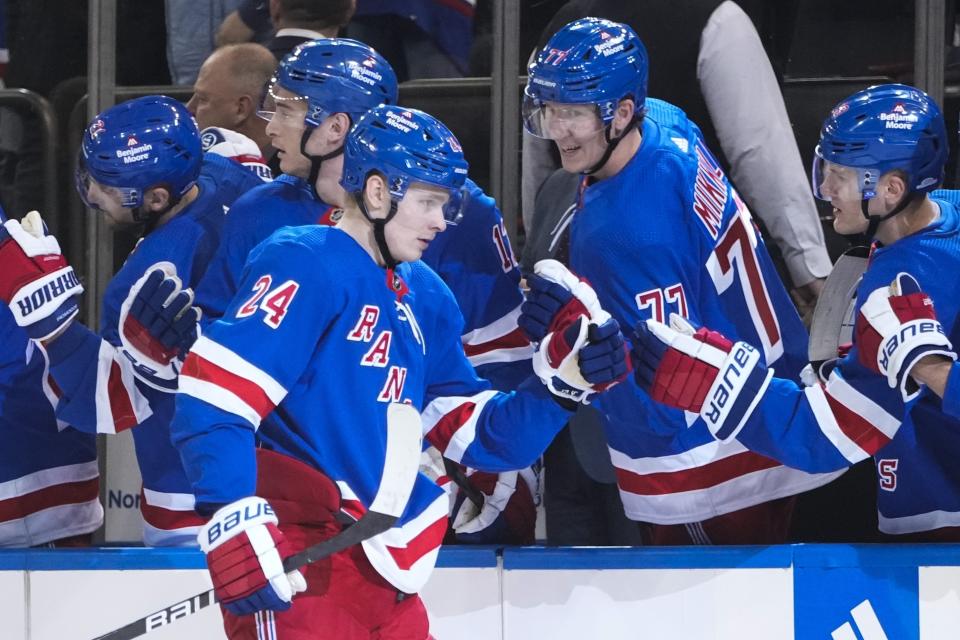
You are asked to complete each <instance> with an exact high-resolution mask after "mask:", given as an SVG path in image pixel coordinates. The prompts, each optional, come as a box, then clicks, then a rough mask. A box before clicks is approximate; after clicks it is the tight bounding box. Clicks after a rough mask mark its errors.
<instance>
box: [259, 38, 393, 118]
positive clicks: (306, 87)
mask: <svg viewBox="0 0 960 640" xmlns="http://www.w3.org/2000/svg"><path fill="white" fill-rule="evenodd" d="M278 86H279V87H282V88H284V89H286V90H287V91H289V92H290V93H292V94H294V95H295V96H296V97H294V98H288V99H292V100H306V103H307V113H306V116H305V117H304V122H305V123H306V124H307V125H309V126H313V127H315V126H318V125H319V124H320V123H321V122H323V121H324V120H325V119H326V118H327V116H329V115H331V114H334V113H346V114H347V115H349V116H350V119H351V121H352V122H356V121H357V120H358V119H359V118H360V116H362V115H363V114H364V113H366V112H367V111H369V110H370V109H372V108H373V107H375V106H377V105H378V104H396V103H397V95H398V89H397V75H396V73H394V71H393V67H391V66H390V63H389V62H387V61H386V60H385V59H384V58H383V56H381V55H380V54H379V53H377V52H376V51H375V50H374V49H373V48H372V47H369V46H367V45H365V44H363V43H362V42H357V41H356V40H350V39H348V38H321V39H319V40H312V41H310V42H305V43H303V44H301V45H300V46H298V47H297V48H295V49H294V50H293V51H292V52H290V53H289V54H288V55H287V56H286V57H285V58H284V59H283V60H282V61H281V62H280V66H279V67H278V68H277V72H276V75H275V76H274V78H273V80H271V82H270V84H269V85H268V88H267V91H266V93H265V95H264V100H263V101H262V104H261V107H260V110H259V111H258V115H260V117H262V118H265V119H268V120H269V119H270V118H271V117H272V116H273V113H274V112H275V110H276V109H275V105H276V103H277V102H278V101H281V100H283V98H281V97H279V96H278V95H277V94H276V91H275V87H278Z"/></svg>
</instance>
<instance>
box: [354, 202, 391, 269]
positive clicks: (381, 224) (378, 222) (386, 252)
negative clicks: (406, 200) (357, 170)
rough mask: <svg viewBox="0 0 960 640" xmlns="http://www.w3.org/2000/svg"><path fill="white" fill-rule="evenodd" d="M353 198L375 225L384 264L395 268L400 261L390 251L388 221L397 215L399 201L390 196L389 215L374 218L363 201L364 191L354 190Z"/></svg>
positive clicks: (389, 267)
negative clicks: (387, 230)
mask: <svg viewBox="0 0 960 640" xmlns="http://www.w3.org/2000/svg"><path fill="white" fill-rule="evenodd" d="M353 199H354V200H356V201H357V206H359V207H360V212H361V213H363V217H364V218H366V219H367V222H369V223H370V224H372V225H373V238H374V240H376V242H377V249H379V250H380V255H381V256H382V257H383V262H384V264H385V265H386V267H387V269H390V270H392V269H394V268H395V267H396V266H397V264H398V261H397V260H396V259H395V258H394V257H393V254H392V253H390V247H388V246H387V235H386V227H387V223H388V222H390V221H391V220H393V216H395V215H397V201H396V200H394V199H393V198H392V197H391V198H390V211H388V212H387V217H385V218H373V217H371V216H370V212H369V211H367V204H366V203H365V202H364V201H363V191H356V192H354V194H353Z"/></svg>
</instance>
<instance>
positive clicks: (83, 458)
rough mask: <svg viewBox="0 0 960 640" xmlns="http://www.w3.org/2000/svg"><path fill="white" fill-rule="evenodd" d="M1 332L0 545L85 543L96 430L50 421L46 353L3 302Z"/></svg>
mask: <svg viewBox="0 0 960 640" xmlns="http://www.w3.org/2000/svg"><path fill="white" fill-rule="evenodd" d="M0 229H5V228H2V227H0ZM3 233H4V231H0V235H2V234H3ZM5 242H10V241H9V240H0V264H4V265H7V261H6V260H5V259H4V254H6V253H7V250H8V249H9V248H8V247H5V246H4V244H5ZM0 336H3V338H2V339H0V429H2V430H3V436H4V445H3V447H2V448H0V501H2V504H3V508H2V509H0V547H31V546H36V545H41V544H51V545H53V546H65V545H85V544H89V543H90V534H91V533H93V532H94V531H95V530H96V529H97V528H99V527H100V525H101V524H102V523H103V507H102V506H101V505H100V498H99V494H100V481H99V477H100V474H99V472H98V469H97V448H96V442H95V437H94V436H93V435H92V434H87V433H81V432H79V431H75V430H73V429H68V428H66V427H67V425H66V424H64V423H61V422H58V421H57V418H56V416H55V415H54V407H55V406H56V402H57V390H56V387H55V386H54V385H53V384H51V382H50V379H49V373H48V370H47V364H48V363H47V356H46V353H45V352H44V351H43V349H42V348H41V347H39V346H38V345H37V343H35V342H33V341H31V340H30V338H29V336H28V335H27V333H26V332H25V331H24V329H23V328H22V327H19V326H17V324H16V322H15V321H14V316H13V314H12V313H11V312H10V310H8V309H7V308H6V307H2V308H0Z"/></svg>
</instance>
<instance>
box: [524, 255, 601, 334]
mask: <svg viewBox="0 0 960 640" xmlns="http://www.w3.org/2000/svg"><path fill="white" fill-rule="evenodd" d="M533 270H534V272H533V273H532V274H530V275H528V276H527V285H528V286H529V287H530V290H529V291H528V292H527V296H526V300H525V301H524V303H523V305H522V306H521V307H520V318H519V319H518V320H517V325H519V327H520V328H521V329H522V330H523V332H524V333H526V334H527V337H528V338H529V339H530V340H531V341H533V342H540V341H542V340H543V339H544V337H545V336H546V335H547V334H548V333H552V332H555V331H563V330H565V329H566V328H567V327H568V326H569V325H570V324H572V323H573V322H574V321H575V320H576V319H577V318H578V317H580V316H587V317H588V318H590V319H591V320H593V321H594V322H596V323H597V324H602V323H603V322H604V321H605V320H606V319H607V318H608V317H609V314H608V313H607V312H606V311H604V310H603V309H602V308H601V307H600V302H599V300H597V293H596V292H595V291H594V290H593V287H591V286H590V285H589V284H588V283H587V282H586V281H584V280H581V279H580V278H578V277H577V276H576V275H574V274H573V272H571V271H570V270H569V269H567V268H566V267H565V266H563V265H562V264H560V263H559V262H557V261H556V260H540V261H539V262H537V264H535V265H534V267H533Z"/></svg>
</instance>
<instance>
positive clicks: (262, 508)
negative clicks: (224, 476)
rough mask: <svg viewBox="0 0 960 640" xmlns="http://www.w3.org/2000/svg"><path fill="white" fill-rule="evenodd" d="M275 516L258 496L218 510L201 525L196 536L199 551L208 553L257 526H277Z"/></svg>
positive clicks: (265, 502) (267, 504) (271, 509)
mask: <svg viewBox="0 0 960 640" xmlns="http://www.w3.org/2000/svg"><path fill="white" fill-rule="evenodd" d="M277 522H278V521H277V516H276V514H274V512H273V508H272V507H271V506H270V504H269V503H268V502H267V501H266V500H264V499H263V498H260V497H258V496H250V497H249V498H243V499H241V500H237V501H236V502H231V503H230V504H228V505H227V506H225V507H223V508H222V509H219V510H218V511H217V512H216V513H214V514H213V516H212V517H211V518H210V520H209V522H207V524H205V525H203V527H202V528H201V529H200V533H199V535H198V536H197V541H198V542H199V543H200V549H201V550H202V551H203V552H204V553H210V550H211V549H215V548H216V547H219V546H220V545H222V544H223V543H225V542H226V541H227V540H230V539H231V538H233V537H235V536H238V535H240V534H241V533H243V532H245V531H248V530H249V529H251V528H252V527H255V526H258V525H267V524H274V525H275V524H277Z"/></svg>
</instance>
